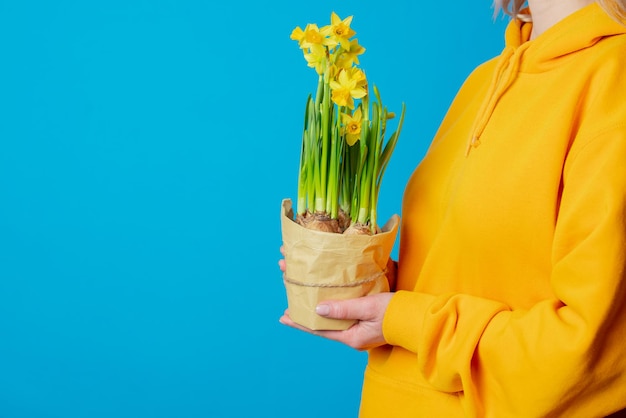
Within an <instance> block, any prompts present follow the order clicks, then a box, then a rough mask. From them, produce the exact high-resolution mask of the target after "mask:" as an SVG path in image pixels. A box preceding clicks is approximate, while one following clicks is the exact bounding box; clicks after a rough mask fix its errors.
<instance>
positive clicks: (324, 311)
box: [315, 305, 330, 316]
mask: <svg viewBox="0 0 626 418" xmlns="http://www.w3.org/2000/svg"><path fill="white" fill-rule="evenodd" d="M315 312H316V313H317V314H318V315H321V316H326V315H328V314H329V313H330V306H328V305H317V306H316V307H315Z"/></svg>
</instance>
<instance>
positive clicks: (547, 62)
mask: <svg viewBox="0 0 626 418" xmlns="http://www.w3.org/2000/svg"><path fill="white" fill-rule="evenodd" d="M531 32H532V22H523V21H521V20H518V19H516V20H513V21H511V23H509V25H508V27H507V29H506V31H505V47H504V49H503V51H502V53H501V54H500V56H499V57H497V58H496V59H495V69H494V72H493V78H492V80H491V83H490V86H489V89H488V91H487V95H486V96H485V99H484V101H483V103H482V105H481V107H480V110H479V112H478V116H477V118H476V120H475V122H474V125H473V128H472V131H471V136H470V139H469V144H468V147H467V154H469V152H470V151H471V149H472V148H475V147H477V146H479V145H480V136H481V134H482V132H483V130H484V129H485V126H486V125H487V123H488V122H489V118H490V117H491V114H492V112H493V110H494V108H495V106H496V105H497V103H498V101H499V99H500V97H502V95H503V94H505V92H506V90H507V89H508V88H509V87H510V86H511V85H512V84H513V82H514V81H515V79H516V77H517V76H518V74H520V73H540V72H545V71H549V70H550V69H551V68H553V67H555V66H557V65H559V63H560V61H561V59H565V58H566V57H567V56H569V55H571V54H574V53H576V52H577V51H580V50H583V49H586V48H589V47H591V46H593V45H594V44H596V43H597V42H599V41H600V40H602V39H603V38H606V37H610V36H614V35H621V34H624V33H626V25H622V24H620V23H619V22H617V21H616V20H614V19H613V18H612V17H611V16H609V15H608V14H607V13H606V12H605V11H604V10H603V9H602V7H601V6H599V5H598V4H597V3H592V4H590V5H588V6H585V7H583V8H582V9H580V10H577V11H576V12H574V13H572V14H571V15H569V16H567V17H566V18H564V19H563V20H561V21H560V22H558V23H557V24H556V25H554V26H552V27H551V28H549V29H548V30H546V31H545V32H544V33H542V34H541V35H540V36H538V37H537V38H535V39H533V40H530V34H531Z"/></svg>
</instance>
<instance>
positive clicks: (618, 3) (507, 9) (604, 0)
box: [494, 0, 626, 24]
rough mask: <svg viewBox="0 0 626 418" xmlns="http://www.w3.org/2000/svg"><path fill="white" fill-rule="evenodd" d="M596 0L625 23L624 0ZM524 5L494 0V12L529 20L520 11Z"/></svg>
mask: <svg viewBox="0 0 626 418" xmlns="http://www.w3.org/2000/svg"><path fill="white" fill-rule="evenodd" d="M596 2H597V3H598V4H599V5H600V6H602V8H603V9H604V10H606V12H607V13H608V14H609V15H611V17H613V18H614V19H615V20H617V21H619V22H621V23H624V24H626V0H596ZM525 5H526V0H494V6H495V13H496V14H498V13H499V12H500V10H502V11H503V12H504V13H505V14H507V15H509V16H511V17H514V18H519V19H521V20H529V16H528V15H524V14H521V13H520V11H521V10H522V9H523V8H524V6H525Z"/></svg>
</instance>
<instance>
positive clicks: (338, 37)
mask: <svg viewBox="0 0 626 418" xmlns="http://www.w3.org/2000/svg"><path fill="white" fill-rule="evenodd" d="M350 23H352V16H349V17H347V18H345V19H343V20H341V18H340V17H339V16H338V15H337V13H335V12H332V13H331V15H330V26H327V27H325V28H324V29H326V28H329V29H330V37H331V38H333V39H334V40H335V41H336V42H337V43H338V44H340V45H341V47H342V48H343V49H345V50H349V49H350V38H352V37H353V36H354V35H356V32H355V31H353V30H352V29H351V28H350Z"/></svg>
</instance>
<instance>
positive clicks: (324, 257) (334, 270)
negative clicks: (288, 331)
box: [281, 199, 400, 330]
mask: <svg viewBox="0 0 626 418" xmlns="http://www.w3.org/2000/svg"><path fill="white" fill-rule="evenodd" d="M399 223H400V217H399V216H398V215H393V216H392V217H391V219H389V221H388V222H387V223H386V224H385V226H383V227H382V232H381V233H378V234H376V235H343V234H337V233H330V232H320V231H314V230H310V229H306V228H304V227H303V226H301V225H299V224H297V223H296V222H294V220H293V209H292V203H291V200H290V199H284V200H283V201H282V211H281V228H282V238H283V247H284V251H285V262H286V264H287V268H286V271H285V289H286V291H287V303H288V307H289V316H290V317H291V319H292V320H293V321H294V322H296V323H298V324H300V325H302V326H305V327H307V328H309V329H313V330H331V329H332V330H342V329H347V328H349V327H350V326H351V325H352V324H354V322H355V321H352V320H338V319H329V318H324V317H322V316H319V315H317V314H316V313H315V307H316V306H317V304H318V303H319V302H321V301H324V300H331V299H351V298H357V297H361V296H365V295H371V294H375V293H380V292H387V291H389V282H388V280H387V277H386V276H385V271H386V267H387V262H388V260H389V256H390V254H391V251H392V250H393V246H394V243H395V240H396V234H397V232H398V225H399Z"/></svg>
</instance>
